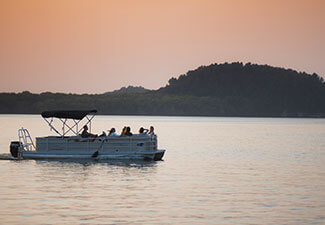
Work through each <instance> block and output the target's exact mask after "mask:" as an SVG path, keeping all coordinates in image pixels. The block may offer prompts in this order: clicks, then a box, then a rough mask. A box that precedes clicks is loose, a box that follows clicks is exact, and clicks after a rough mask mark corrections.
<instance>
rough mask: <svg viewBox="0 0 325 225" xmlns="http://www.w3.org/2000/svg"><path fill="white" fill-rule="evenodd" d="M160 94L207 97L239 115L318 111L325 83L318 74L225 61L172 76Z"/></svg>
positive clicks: (321, 108)
mask: <svg viewBox="0 0 325 225" xmlns="http://www.w3.org/2000/svg"><path fill="white" fill-rule="evenodd" d="M158 92H159V93H161V94H168V95H181V96H184V95H186V96H197V97H204V96H209V97H213V98H215V99H218V100H219V101H222V102H223V107H225V108H228V109H229V107H231V108H234V109H235V111H234V113H235V112H238V113H242V114H246V113H247V114H255V113H258V114H260V113H261V114H281V115H285V114H286V113H287V114H291V113H302V114H304V113H321V112H323V113H324V111H325V83H324V80H323V78H321V77H319V76H318V75H317V74H313V75H308V74H306V73H298V72H297V71H294V70H290V69H283V68H276V67H271V66H267V65H255V64H250V63H248V64H246V65H244V64H242V63H231V64H228V63H225V64H212V65H210V66H201V67H199V68H198V69H196V70H193V71H189V72H188V73H187V74H186V75H181V76H180V77H179V78H178V79H176V78H172V79H170V80H169V84H168V85H167V86H166V87H164V88H161V89H159V90H158Z"/></svg>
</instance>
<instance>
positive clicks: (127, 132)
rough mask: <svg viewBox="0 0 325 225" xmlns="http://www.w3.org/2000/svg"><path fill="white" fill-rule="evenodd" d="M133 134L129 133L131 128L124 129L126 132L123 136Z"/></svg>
mask: <svg viewBox="0 0 325 225" xmlns="http://www.w3.org/2000/svg"><path fill="white" fill-rule="evenodd" d="M132 135H133V134H132V133H131V128H130V127H126V132H125V134H124V136H132Z"/></svg>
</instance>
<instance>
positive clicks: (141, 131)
mask: <svg viewBox="0 0 325 225" xmlns="http://www.w3.org/2000/svg"><path fill="white" fill-rule="evenodd" d="M148 131H149V130H148V129H144V128H143V127H140V129H139V135H146V134H147V133H148Z"/></svg>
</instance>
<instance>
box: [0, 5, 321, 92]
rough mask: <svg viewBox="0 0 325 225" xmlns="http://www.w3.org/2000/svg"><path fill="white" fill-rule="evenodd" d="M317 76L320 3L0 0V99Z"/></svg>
mask: <svg viewBox="0 0 325 225" xmlns="http://www.w3.org/2000/svg"><path fill="white" fill-rule="evenodd" d="M226 61H227V62H233V61H242V62H244V63H245V62H252V63H258V64H269V65H272V66H280V67H285V68H292V69H296V70H298V71H305V72H308V73H314V72H315V73H317V74H319V75H321V76H323V77H324V75H325V0H161V1H159V0H139V1H138V0H116V1H115V0H106V1H105V0H89V1H85V0H0V79H1V82H0V92H21V91H24V90H28V91H31V92H36V93H39V92H44V91H51V92H69V93H103V92H106V91H111V90H114V89H118V88H120V87H122V86H127V85H137V86H138V85H141V86H144V87H146V88H150V89H157V88H159V87H161V86H165V85H166V84H167V81H168V80H169V78H171V77H173V76H174V77H177V76H179V75H180V74H184V73H186V72H187V71H188V70H191V69H195V68H197V67H198V66H200V65H209V64H211V63H223V62H226Z"/></svg>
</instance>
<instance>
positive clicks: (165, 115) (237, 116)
mask: <svg viewBox="0 0 325 225" xmlns="http://www.w3.org/2000/svg"><path fill="white" fill-rule="evenodd" d="M2 115H17V116H18V115H35V116H40V113H0V116H2ZM96 116H157V117H158V116H164V117H229V118H302V119H308V118H310V119H325V114H307V115H306V114H304V115H285V116H284V115H240V114H238V115H185V114H184V115H172V114H96Z"/></svg>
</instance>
